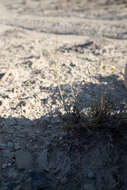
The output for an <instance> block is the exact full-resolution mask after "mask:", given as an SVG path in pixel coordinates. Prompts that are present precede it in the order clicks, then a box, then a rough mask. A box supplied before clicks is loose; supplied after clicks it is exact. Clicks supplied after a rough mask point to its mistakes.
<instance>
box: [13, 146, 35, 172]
mask: <svg viewBox="0 0 127 190" xmlns="http://www.w3.org/2000/svg"><path fill="white" fill-rule="evenodd" d="M15 157H16V165H17V168H18V169H30V168H32V165H33V158H32V155H31V153H29V152H24V151H22V150H19V151H17V152H16V154H15Z"/></svg>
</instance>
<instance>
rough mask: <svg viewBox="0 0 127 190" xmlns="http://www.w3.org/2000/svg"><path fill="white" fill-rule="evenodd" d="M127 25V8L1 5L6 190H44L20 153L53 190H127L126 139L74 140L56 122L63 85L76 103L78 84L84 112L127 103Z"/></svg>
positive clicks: (2, 185)
mask: <svg viewBox="0 0 127 190" xmlns="http://www.w3.org/2000/svg"><path fill="white" fill-rule="evenodd" d="M121 2H122V1H121ZM126 23H127V3H126V2H124V1H123V3H120V1H116V2H114V1H106V0H103V1H101V0H100V1H99V0H98V1H96V3H95V1H91V2H88V1H81V0H63V1H60V0H59V1H58V0H43V1H41V0H38V1H35V0H13V3H12V2H11V1H9V0H0V116H1V123H0V127H1V129H0V153H1V156H0V166H1V169H0V170H1V174H0V175H1V176H0V179H1V182H0V189H1V190H4V189H7V190H11V189H12V190H13V189H22V190H23V189H26V188H27V190H30V189H32V190H39V187H38V186H37V184H36V185H35V186H34V185H31V183H32V182H33V181H34V180H35V179H33V178H32V177H31V178H30V174H29V172H28V173H27V169H28V168H27V167H26V165H27V164H26V165H25V164H24V165H23V166H21V165H22V164H21V163H20V160H19V161H17V160H18V156H17V154H19V155H20V154H21V155H20V156H21V160H24V163H26V162H28V163H31V162H30V160H31V159H33V160H34V162H33V163H34V164H31V165H30V169H31V170H33V169H35V168H36V169H37V168H38V169H39V170H46V171H47V173H46V175H47V176H48V177H49V183H50V186H51V187H48V189H50V188H51V189H58V190H62V189H67V190H71V189H73V190H74V189H75V190H76V189H81V190H95V189H96V190H102V189H103V190H111V189H112V190H115V189H124V190H125V189H126V185H127V181H126V175H127V173H126V171H124V168H125V166H127V155H126V152H127V151H125V149H126V148H125V147H126V144H125V141H124V140H125V139H126V140H127V137H126V135H125V136H124V137H123V136H122V138H123V139H122V140H121V139H119V137H118V138H117V139H119V140H120V143H118V142H116V141H115V143H114V141H113V138H114V136H112V135H111V134H110V135H109V133H106V134H105V133H103V132H102V133H101V135H99V134H98V133H97V134H96V133H92V134H85V135H86V136H83V137H82V135H81V134H78V132H77V134H76V135H74V136H73V135H72V134H68V132H67V131H64V130H63V128H62V123H61V121H60V119H59V118H58V116H57V114H58V110H60V111H61V112H62V113H64V111H63V108H61V102H60V96H59V90H58V83H60V85H61V90H62V93H63V95H64V97H65V99H66V101H67V102H69V103H70V104H71V99H72V91H71V87H70V84H72V88H73V90H74V93H75V94H76V100H77V101H78V103H79V110H80V111H82V110H85V109H87V108H88V107H89V106H90V105H91V103H93V102H95V100H97V99H98V98H100V97H101V96H102V95H103V96H104V100H105V98H107V97H108V98H111V99H113V101H114V102H115V103H116V104H117V105H118V108H119V107H120V105H121V104H122V105H123V104H126V102H127V99H126V96H127V90H126V89H125V86H124V83H123V73H124V69H125V65H126V62H127V58H126V56H127V25H126ZM55 62H56V64H55ZM56 70H57V71H58V76H59V80H58V81H57V78H56ZM125 134H126V133H125ZM71 135H72V136H71ZM78 135H79V136H78ZM115 140H116V138H115ZM123 141H124V143H123ZM122 143H123V144H124V145H123V144H122ZM10 144H11V145H12V147H11V148H10ZM16 147H18V148H16ZM80 149H81V150H80ZM21 150H22V151H24V152H27V153H28V154H29V153H31V155H30V156H26V160H25V158H24V157H23V154H22V153H20V152H18V151H21ZM45 152H46V153H45ZM26 155H27V154H26ZM121 155H122V156H121ZM39 158H40V161H38V159H39ZM121 161H122V163H123V164H121V165H120V163H121ZM43 162H44V163H45V164H41V163H43ZM20 169H23V171H22V170H21V171H20ZM24 170H25V172H26V173H25V172H24ZM25 175H26V179H28V180H26V181H25V183H23V179H24V178H23V177H24V176H25ZM38 175H39V174H38ZM35 181H36V180H35ZM38 183H39V182H38ZM26 184H27V185H26ZM9 185H10V186H9ZM43 185H44V184H42V186H43ZM41 188H43V187H41Z"/></svg>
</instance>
